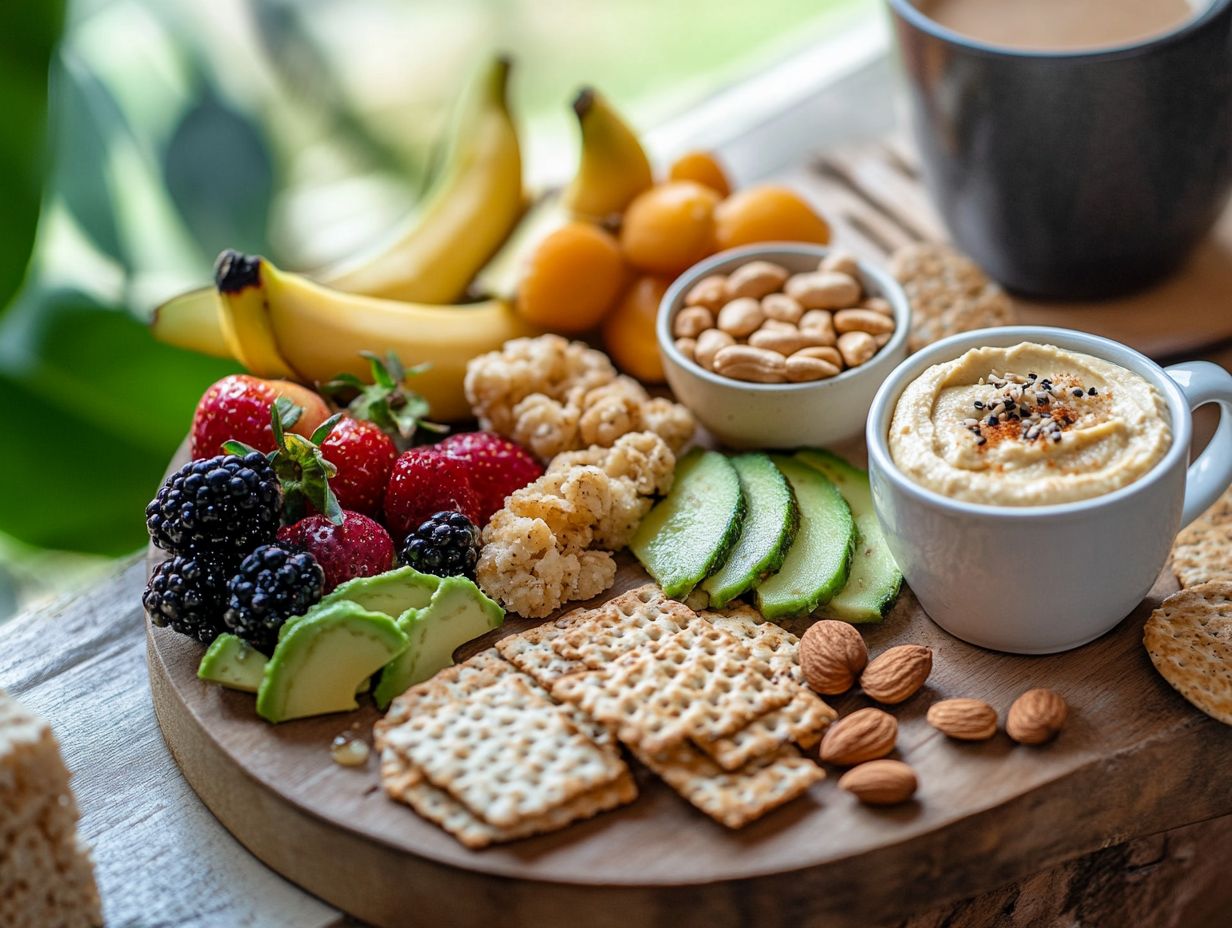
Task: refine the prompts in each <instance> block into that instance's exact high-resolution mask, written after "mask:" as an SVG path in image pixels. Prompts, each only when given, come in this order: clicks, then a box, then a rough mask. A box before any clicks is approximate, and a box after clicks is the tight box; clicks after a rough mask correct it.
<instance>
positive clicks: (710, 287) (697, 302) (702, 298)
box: [684, 274, 727, 313]
mask: <svg viewBox="0 0 1232 928" xmlns="http://www.w3.org/2000/svg"><path fill="white" fill-rule="evenodd" d="M726 302H727V278H726V277H724V276H723V275H722V274H711V275H710V276H709V277H703V278H702V279H701V280H699V281H698V282H697V283H695V284H694V285H693V286H692V287H690V288H689V292H688V293H686V294H685V296H684V305H685V306H704V307H706V309H708V310H710V311H711V312H712V313H717V312H718V311H719V310H720V309H722V308H723V304H724V303H726Z"/></svg>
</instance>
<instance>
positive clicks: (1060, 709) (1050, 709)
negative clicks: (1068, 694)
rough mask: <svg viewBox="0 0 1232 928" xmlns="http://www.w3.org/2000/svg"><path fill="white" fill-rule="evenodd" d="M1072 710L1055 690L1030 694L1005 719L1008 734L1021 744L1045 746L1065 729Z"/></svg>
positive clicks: (1035, 691)
mask: <svg viewBox="0 0 1232 928" xmlns="http://www.w3.org/2000/svg"><path fill="white" fill-rule="evenodd" d="M1068 715H1069V708H1068V707H1067V706H1066V705H1065V700H1064V699H1062V698H1061V697H1060V696H1058V695H1057V694H1056V693H1054V692H1053V691H1052V690H1045V689H1035V690H1027V691H1026V692H1025V693H1023V694H1022V695H1021V696H1019V697H1018V698H1017V699H1015V700H1014V704H1013V705H1012V706H1010V711H1009V714H1008V715H1007V716H1006V717H1005V732H1006V734H1008V735H1009V736H1010V737H1011V738H1013V739H1014V740H1015V741H1017V742H1018V743H1019V744H1043V743H1044V742H1046V741H1051V740H1052V739H1053V738H1055V737H1056V736H1057V732H1059V731H1060V730H1061V729H1062V728H1063V727H1064V725H1065V719H1066V717H1067V716H1068Z"/></svg>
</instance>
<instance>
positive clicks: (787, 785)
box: [633, 743, 826, 828]
mask: <svg viewBox="0 0 1232 928" xmlns="http://www.w3.org/2000/svg"><path fill="white" fill-rule="evenodd" d="M633 753H634V754H635V755H636V756H637V759H638V760H640V761H641V762H642V763H643V764H645V765H646V766H647V767H649V768H650V770H651V771H653V772H654V773H655V774H657V775H658V776H659V777H661V778H662V779H663V782H665V783H667V785H668V786H670V787H672V789H674V790H676V792H678V793H679V794H680V795H681V796H682V797H684V798H685V799H686V800H688V801H689V803H691V804H692V805H693V806H695V807H696V808H698V809H700V810H701V811H702V812H704V813H706V814H707V815H709V816H710V817H711V818H712V819H714V820H715V821H716V822H719V823H720V824H722V825H726V826H727V827H728V828H741V827H743V826H744V825H747V824H748V823H749V822H751V821H754V820H755V819H758V818H761V817H762V816H763V815H765V814H766V813H767V812H769V811H770V810H771V809H775V808H778V807H779V806H781V805H783V804H784V803H786V802H790V801H791V800H792V799H795V798H796V797H797V796H799V795H801V794H802V793H803V792H804V791H805V790H807V789H808V788H809V787H810V786H812V785H813V784H814V783H817V782H819V781H820V780H824V779H825V777H826V773H825V771H824V770H822V769H821V767H819V766H817V764H815V763H813V762H812V761H811V760H809V759H808V758H806V757H801V756H800V754H799V753H797V752H796V750H795V749H794V748H791V747H786V748H780V749H779V751H778V752H777V753H775V754H774V755H772V756H771V757H768V758H762V759H760V760H756V761H753V762H752V763H750V764H748V765H747V766H745V767H742V768H741V769H739V770H736V771H732V772H730V773H729V772H727V771H724V770H722V769H720V768H719V766H718V765H717V764H715V763H714V761H712V760H711V759H710V758H708V757H707V756H706V755H705V754H703V753H702V752H701V751H699V750H698V749H697V748H695V747H694V746H693V745H691V744H688V743H684V744H678V745H676V746H675V747H674V748H672V749H671V750H669V751H667V752H665V753H664V754H662V755H659V756H655V755H651V754H647V753H645V752H643V751H640V750H638V749H636V748H635V749H634V752H633Z"/></svg>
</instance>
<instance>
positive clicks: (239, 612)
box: [223, 542, 325, 654]
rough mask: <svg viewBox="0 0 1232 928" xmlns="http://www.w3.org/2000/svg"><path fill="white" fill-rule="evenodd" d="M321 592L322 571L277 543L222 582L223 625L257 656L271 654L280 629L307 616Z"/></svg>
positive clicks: (306, 557)
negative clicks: (224, 584) (224, 598)
mask: <svg viewBox="0 0 1232 928" xmlns="http://www.w3.org/2000/svg"><path fill="white" fill-rule="evenodd" d="M324 586H325V571H324V570H322V569H321V565H320V564H318V563H317V560H316V558H314V557H313V556H312V555H311V554H309V553H308V552H307V551H302V550H300V549H299V548H296V547H293V546H292V545H288V544H284V543H282V542H275V543H274V544H270V545H261V547H259V548H257V549H256V550H255V551H253V552H252V553H251V554H250V555H248V556H247V557H246V558H244V560H243V562H242V563H241V564H240V567H239V570H238V571H237V572H236V574H235V576H233V577H232V578H231V579H230V580H228V581H227V611H226V613H225V614H224V616H223V621H224V622H225V623H226V625H227V627H228V628H229V629H231V631H233V632H235V634H237V635H239V636H240V637H241V638H243V639H244V640H245V641H247V642H248V643H249V644H250V645H252V646H253V647H254V648H256V649H257V650H258V651H261V652H263V653H265V654H270V653H272V652H273V650H274V645H276V644H277V643H278V629H280V628H281V627H282V623H283V622H285V621H286V620H287V619H289V618H291V616H295V615H303V614H304V613H305V612H307V611H308V607H310V606H311V605H312V604H313V603H315V602H316V601H317V600H319V599H320V598H321V591H322V590H323V589H324Z"/></svg>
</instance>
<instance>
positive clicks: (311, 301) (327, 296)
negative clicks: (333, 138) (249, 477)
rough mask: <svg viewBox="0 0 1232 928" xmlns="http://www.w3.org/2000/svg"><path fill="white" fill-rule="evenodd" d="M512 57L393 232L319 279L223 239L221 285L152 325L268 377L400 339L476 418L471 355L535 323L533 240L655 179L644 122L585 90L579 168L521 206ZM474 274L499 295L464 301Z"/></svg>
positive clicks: (424, 388) (457, 413)
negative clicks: (640, 127)
mask: <svg viewBox="0 0 1232 928" xmlns="http://www.w3.org/2000/svg"><path fill="white" fill-rule="evenodd" d="M509 69H510V65H509V61H508V60H507V59H504V58H499V59H496V60H494V61H493V62H491V63H490V64H489V65H488V66H487V67H485V68H484V69H483V70H482V72H481V73H480V74H479V75H478V79H477V80H476V81H475V82H474V84H473V85H472V86H471V87H470V88H469V89H468V93H467V94H466V95H465V96H464V98H463V101H462V104H461V106H460V108H459V114H458V118H457V119H456V120H455V123H454V126H453V129H452V136H451V139H450V143H449V145H448V148H447V152H448V154H447V157H446V161H445V169H444V170H443V171H441V172H440V175H439V177H438V180H437V181H436V182H435V183H434V185H433V188H432V190H431V191H430V192H429V193H428V195H427V198H426V200H425V203H424V207H423V209H422V210H421V211H420V212H419V214H418V217H417V219H416V220H415V222H414V223H413V224H411V225H410V226H409V227H408V228H407V229H405V230H403V231H402V232H400V233H399V234H398V235H397V236H395V237H394V239H393V241H391V242H389V243H388V244H387V245H385V246H384V247H382V248H381V249H379V250H378V251H376V252H374V253H373V254H370V255H366V256H363V257H360V258H357V259H356V260H354V261H352V262H349V263H348V264H346V265H345V266H343V267H339V268H335V269H330V270H327V271H325V272H322V273H320V274H316V275H313V278H312V279H309V278H308V277H306V276H304V275H301V274H295V273H290V272H288V271H285V270H282V269H280V268H277V267H275V266H274V265H273V264H271V263H270V262H269V261H267V260H266V259H264V258H260V257H253V256H245V255H239V254H237V253H235V252H224V253H223V255H222V256H220V258H219V262H218V265H217V267H216V272H215V278H216V279H215V286H214V287H210V288H204V289H201V290H195V291H192V292H190V293H186V294H184V295H182V296H179V297H176V298H175V299H173V300H171V301H169V302H167V303H165V304H163V305H162V306H160V307H159V308H158V310H157V311H156V312H155V315H154V319H153V323H152V326H153V331H154V334H155V336H156V337H157V338H159V339H161V340H163V341H166V342H169V343H171V344H175V345H179V346H181V347H186V348H191V349H193V350H196V351H201V352H204V353H207V354H213V355H217V356H220V357H230V358H235V359H236V360H238V361H240V363H242V364H243V365H244V366H245V367H247V368H248V369H249V370H250V371H251V372H252V373H253V374H256V375H258V376H261V377H274V378H287V379H292V380H298V381H301V382H305V383H312V382H315V381H325V380H329V379H330V378H332V377H334V376H335V375H336V374H339V373H343V372H349V373H354V374H357V375H359V376H367V375H368V362H367V361H366V360H365V358H364V357H363V356H362V354H361V353H362V352H375V353H377V354H378V355H382V356H384V355H385V354H386V353H388V352H390V351H392V352H394V353H395V354H396V355H397V356H398V357H399V358H400V360H401V361H402V362H403V363H404V364H406V365H407V366H408V367H409V366H411V365H416V364H420V363H423V362H428V363H429V364H430V365H431V366H430V368H429V369H428V370H427V371H426V372H425V373H423V374H420V375H419V376H418V377H416V380H415V389H416V391H418V392H420V393H422V394H423V396H424V397H425V398H426V399H427V400H428V401H429V403H430V404H431V408H432V414H433V417H434V418H439V419H445V420H458V419H465V418H468V417H469V415H470V410H469V407H468V405H467V402H466V398H465V396H464V394H463V390H462V381H463V377H464V375H465V372H466V364H467V362H468V361H470V360H471V358H474V357H476V356H478V355H480V354H484V353H486V352H488V351H492V350H494V349H497V348H499V347H500V346H501V345H502V344H503V343H504V342H505V341H507V340H509V339H511V338H517V337H520V336H523V335H530V334H536V332H537V331H538V327H537V326H535V325H534V324H533V323H532V321H530V320H529V319H528V318H527V317H526V315H525V314H523V313H519V312H518V311H517V310H516V309H515V306H514V291H515V289H516V287H517V286H518V281H519V279H520V278H519V275H520V273H521V265H522V263H523V261H524V259H525V256H526V255H527V254H528V252H529V251H531V250H532V249H534V248H536V247H538V246H539V244H540V243H541V242H542V240H543V239H544V238H545V236H547V235H548V234H550V233H551V232H552V231H553V230H555V229H556V228H558V227H560V226H561V225H564V224H567V223H569V222H571V221H573V220H574V219H585V220H587V221H590V220H596V219H600V218H602V217H604V216H606V215H608V214H611V213H619V212H620V211H621V210H622V209H623V208H624V207H625V206H626V205H627V204H628V203H629V201H630V200H632V199H633V197H634V196H636V194H637V193H639V192H640V191H642V190H644V189H646V188H647V187H649V186H650V184H651V174H650V165H649V162H648V161H647V159H646V155H645V153H644V152H643V150H642V147H641V145H640V143H639V142H638V139H637V136H636V135H635V134H634V133H633V132H632V131H631V130H630V129H629V127H628V126H627V125H626V124H625V123H624V122H623V121H622V120H621V119H620V117H619V116H618V115H617V114H616V113H615V112H614V111H613V110H612V109H611V108H610V107H609V106H608V105H607V104H606V102H605V101H603V100H602V98H600V97H598V96H597V95H596V94H594V93H593V92H590V91H586V92H584V93H583V94H582V96H580V97H579V105H578V106H576V107H575V109H576V110H577V112H578V117H579V121H580V124H581V128H582V157H581V162H580V166H579V169H578V172H577V174H576V176H575V177H574V179H573V182H572V183H571V184H570V185H569V187H568V188H567V189H566V190H565V191H564V192H563V193H562V194H560V195H558V196H553V197H549V198H547V199H546V200H544V201H542V202H541V203H540V205H538V206H536V207H535V208H533V209H531V210H530V211H529V212H527V211H526V209H525V206H526V200H527V197H526V193H525V191H524V190H523V185H522V159H521V152H520V149H519V144H518V136H517V132H516V130H515V128H514V124H513V120H512V118H511V115H510V111H509V106H508V100H507V86H508V78H509ZM583 101H584V102H583ZM524 213H525V215H524ZM472 283H474V284H475V289H476V290H478V291H479V292H483V293H486V294H488V295H490V297H491V298H490V299H487V300H486V301H484V302H479V303H466V302H461V301H462V300H463V297H464V295H465V294H466V293H467V291H468V289H469V288H471V285H472ZM583 289H584V288H583Z"/></svg>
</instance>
